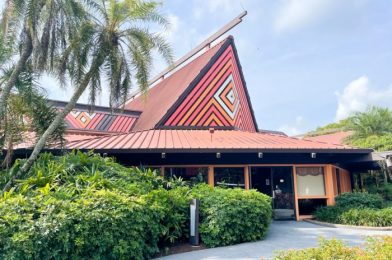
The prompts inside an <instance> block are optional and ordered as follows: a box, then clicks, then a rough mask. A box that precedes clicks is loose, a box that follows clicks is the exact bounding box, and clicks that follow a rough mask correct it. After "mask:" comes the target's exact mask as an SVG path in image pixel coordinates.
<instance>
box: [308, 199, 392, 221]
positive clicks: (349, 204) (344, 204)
mask: <svg viewBox="0 0 392 260" xmlns="http://www.w3.org/2000/svg"><path fill="white" fill-rule="evenodd" d="M382 206H383V200H382V197H381V196H380V195H378V194H369V193H345V194H342V195H340V196H338V197H336V205H335V206H327V207H320V208H318V209H317V210H316V212H315V216H316V218H317V219H318V220H320V221H325V222H330V223H335V224H343V225H355V226H373V227H386V226H392V208H382Z"/></svg>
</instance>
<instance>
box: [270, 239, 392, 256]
mask: <svg viewBox="0 0 392 260" xmlns="http://www.w3.org/2000/svg"><path fill="white" fill-rule="evenodd" d="M275 259H279V260H313V259H318V260H329V259H347V260H355V259H392V237H391V236H384V237H378V238H368V242H367V244H366V247H365V248H362V247H348V246H347V245H345V244H344V243H343V242H342V241H340V240H336V239H331V240H326V239H320V241H319V246H318V247H315V248H307V249H299V250H287V251H280V252H277V253H276V255H275Z"/></svg>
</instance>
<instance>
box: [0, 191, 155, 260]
mask: <svg viewBox="0 0 392 260" xmlns="http://www.w3.org/2000/svg"><path fill="white" fill-rule="evenodd" d="M0 212H1V216H2V217H1V218H0V258H1V259H65V258H92V259H146V258H151V257H152V256H153V255H154V254H156V253H157V252H158V246H157V243H158V238H159V233H160V228H161V227H160V223H159V219H161V217H162V216H161V215H160V214H159V212H158V213H157V212H156V211H154V210H153V209H152V208H151V207H148V205H147V204H146V202H145V201H144V200H143V199H139V198H129V197H126V196H123V195H120V194H117V193H114V192H110V191H104V190H101V191H97V192H93V193H86V194H85V195H83V196H81V197H80V198H78V199H77V200H75V201H71V200H58V199H54V198H53V197H51V196H38V197H35V198H28V197H23V196H16V197H14V198H9V199H7V200H3V201H1V203H0Z"/></svg>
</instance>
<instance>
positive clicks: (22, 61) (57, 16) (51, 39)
mask: <svg viewBox="0 0 392 260" xmlns="http://www.w3.org/2000/svg"><path fill="white" fill-rule="evenodd" d="M93 5H94V1H93V0H84V1H77V0H53V1H46V0H27V1H26V0H7V1H6V3H5V8H4V11H3V12H2V17H1V18H2V19H1V25H2V26H1V32H2V33H1V36H2V39H1V42H2V44H3V45H6V46H9V50H10V51H11V52H14V53H15V52H17V50H19V55H18V56H17V58H16V62H15V64H14V65H13V66H12V70H11V73H10V76H9V78H8V80H7V81H6V82H4V84H3V85H2V92H1V95H0V119H1V118H2V117H3V115H4V112H5V110H6V105H7V100H8V97H9V95H10V93H11V90H12V88H13V87H14V86H15V83H16V81H17V79H18V77H19V76H20V74H21V73H23V71H25V70H26V64H29V62H28V61H29V60H31V61H32V62H31V63H30V64H32V65H33V66H34V71H35V72H37V71H36V69H38V70H43V69H45V68H46V69H49V71H50V69H53V66H54V61H55V57H56V56H57V55H58V54H59V53H61V52H62V51H63V50H64V49H65V48H66V47H67V46H68V42H69V39H71V38H74V34H75V33H76V32H77V31H78V29H79V28H80V25H81V22H82V21H84V20H85V19H87V12H86V7H89V6H93Z"/></svg>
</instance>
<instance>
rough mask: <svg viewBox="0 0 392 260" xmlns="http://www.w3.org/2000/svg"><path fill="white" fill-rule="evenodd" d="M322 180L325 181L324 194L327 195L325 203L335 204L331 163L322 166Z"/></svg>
mask: <svg viewBox="0 0 392 260" xmlns="http://www.w3.org/2000/svg"><path fill="white" fill-rule="evenodd" d="M324 170H325V172H324V182H325V195H326V197H327V205H328V206H332V205H335V193H334V189H333V187H334V184H333V167H332V165H330V164H329V165H327V166H325V167H324Z"/></svg>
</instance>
